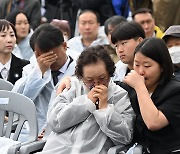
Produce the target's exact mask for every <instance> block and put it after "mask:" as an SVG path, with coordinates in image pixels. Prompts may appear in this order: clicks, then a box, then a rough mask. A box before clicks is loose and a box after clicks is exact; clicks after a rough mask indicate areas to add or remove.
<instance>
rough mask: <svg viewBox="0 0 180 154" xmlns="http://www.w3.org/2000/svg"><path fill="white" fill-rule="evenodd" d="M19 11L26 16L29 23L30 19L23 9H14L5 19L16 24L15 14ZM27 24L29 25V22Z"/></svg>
mask: <svg viewBox="0 0 180 154" xmlns="http://www.w3.org/2000/svg"><path fill="white" fill-rule="evenodd" d="M21 13H22V14H24V15H25V16H26V18H27V20H28V23H29V21H30V20H29V18H28V16H27V14H26V13H25V12H24V11H20V10H16V9H15V10H13V11H12V12H10V13H9V14H8V15H7V17H6V20H8V21H9V22H11V23H12V24H13V25H14V26H15V25H16V16H17V15H18V14H21ZM29 26H30V24H29ZM29 32H30V30H29Z"/></svg>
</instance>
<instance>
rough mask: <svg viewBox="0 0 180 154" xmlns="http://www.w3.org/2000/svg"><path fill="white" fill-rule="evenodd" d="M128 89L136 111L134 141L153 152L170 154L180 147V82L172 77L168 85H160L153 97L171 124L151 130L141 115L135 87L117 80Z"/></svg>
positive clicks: (154, 153) (155, 153) (152, 153)
mask: <svg viewBox="0 0 180 154" xmlns="http://www.w3.org/2000/svg"><path fill="white" fill-rule="evenodd" d="M116 83H117V84H118V85H120V86H121V87H122V88H124V89H125V90H127V91H128V94H129V98H130V101H131V105H132V107H133V109H134V111H135V113H136V121H135V127H134V139H133V140H134V142H137V143H140V144H141V145H143V147H144V148H146V147H148V148H149V150H150V151H151V154H160V153H163V154H170V153H171V151H173V150H176V149H180V133H179V130H180V82H179V81H178V80H177V78H175V77H172V79H171V81H169V82H168V83H167V84H166V85H158V86H157V87H156V89H155V91H154V92H153V94H152V96H151V99H152V101H153V102H154V104H155V106H156V107H157V108H158V109H159V110H161V111H162V112H163V113H164V115H165V116H166V118H167V119H168V121H169V125H167V126H166V127H164V128H162V129H160V130H157V131H150V130H149V129H148V128H147V127H146V125H145V123H144V121H143V119H142V116H141V113H140V109H139V103H138V100H137V95H136V92H135V90H134V89H133V88H131V87H129V86H128V85H126V84H124V83H122V82H116Z"/></svg>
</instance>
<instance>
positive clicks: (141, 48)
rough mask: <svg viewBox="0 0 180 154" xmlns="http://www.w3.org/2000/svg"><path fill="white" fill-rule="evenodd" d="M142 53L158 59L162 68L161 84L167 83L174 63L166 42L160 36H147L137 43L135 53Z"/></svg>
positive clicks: (155, 59)
mask: <svg viewBox="0 0 180 154" xmlns="http://www.w3.org/2000/svg"><path fill="white" fill-rule="evenodd" d="M138 52H140V53H142V54H143V55H144V56H146V57H148V58H150V59H152V60H154V61H156V62H157V63H158V64H159V65H160V66H161V68H162V70H163V71H162V73H161V78H160V82H159V84H161V85H165V84H166V83H167V82H169V81H170V79H171V78H172V75H173V71H174V70H173V63H172V60H171V57H170V54H169V51H168V48H167V46H166V44H165V42H164V41H163V40H162V39H159V38H153V37H152V38H146V39H144V40H143V41H142V42H141V43H140V44H138V45H137V47H136V49H135V51H134V54H136V53H138Z"/></svg>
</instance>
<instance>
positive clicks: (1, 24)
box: [0, 19, 17, 37]
mask: <svg viewBox="0 0 180 154" xmlns="http://www.w3.org/2000/svg"><path fill="white" fill-rule="evenodd" d="M10 27H12V29H13V31H14V34H15V36H16V37H17V35H16V28H15V27H14V25H13V24H12V23H11V22H9V21H7V20H5V19H0V32H2V31H4V30H5V29H6V28H7V29H8V30H9V28H10Z"/></svg>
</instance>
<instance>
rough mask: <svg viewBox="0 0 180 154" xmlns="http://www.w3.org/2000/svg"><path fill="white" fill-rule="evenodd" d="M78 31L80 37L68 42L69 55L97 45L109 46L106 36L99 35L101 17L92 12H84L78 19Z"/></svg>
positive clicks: (78, 53)
mask: <svg viewBox="0 0 180 154" xmlns="http://www.w3.org/2000/svg"><path fill="white" fill-rule="evenodd" d="M78 30H79V33H80V36H75V37H73V38H71V39H70V40H68V41H67V46H68V47H69V53H68V54H69V55H70V56H73V54H77V55H78V56H79V55H80V54H81V52H82V51H83V50H84V49H85V48H87V47H89V46H95V45H105V44H109V43H108V39H107V37H106V35H105V34H104V33H103V34H104V35H103V34H102V33H99V30H100V22H99V15H98V14H97V13H96V12H94V11H92V10H83V11H81V12H80V14H79V17H78Z"/></svg>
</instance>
